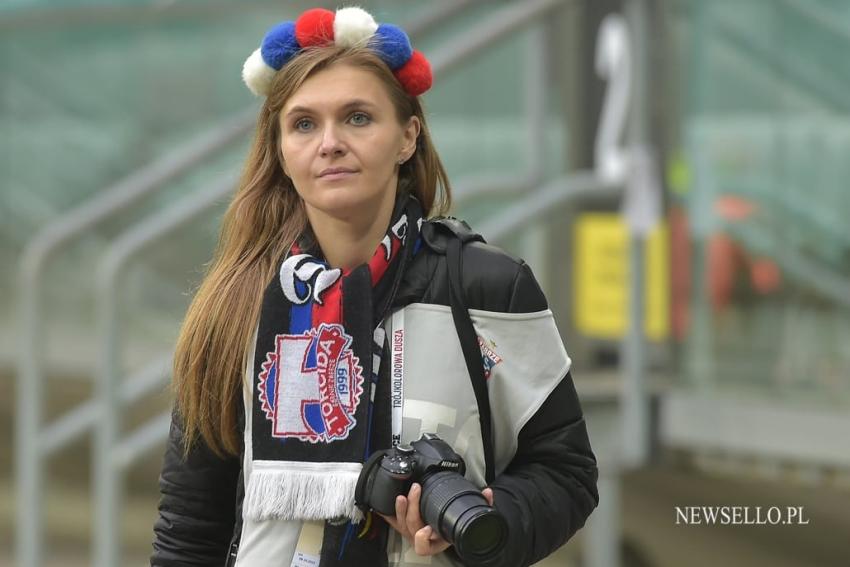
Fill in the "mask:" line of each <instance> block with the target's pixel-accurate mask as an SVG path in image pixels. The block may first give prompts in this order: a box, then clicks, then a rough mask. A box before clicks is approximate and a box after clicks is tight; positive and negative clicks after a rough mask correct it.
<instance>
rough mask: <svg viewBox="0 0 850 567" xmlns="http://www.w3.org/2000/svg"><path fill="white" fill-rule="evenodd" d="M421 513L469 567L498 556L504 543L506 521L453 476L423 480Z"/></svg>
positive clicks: (441, 474)
mask: <svg viewBox="0 0 850 567" xmlns="http://www.w3.org/2000/svg"><path fill="white" fill-rule="evenodd" d="M420 512H421V514H422V517H423V518H424V519H425V522H426V523H427V524H429V525H431V526H433V527H435V528H436V529H437V530H438V531H439V532H440V535H442V536H443V538H444V539H445V540H446V541H448V542H450V543H452V544H454V546H455V550H456V551H457V553H458V555H459V556H460V557H461V559H463V560H464V562H465V563H466V564H468V565H475V564H477V563H479V562H485V561H486V560H488V559H490V558H492V557H493V556H495V555H497V554H498V553H499V552H500V551H501V550H502V547H503V546H504V544H505V542H506V540H507V531H508V530H507V523H506V522H505V519H504V518H503V517H502V515H501V514H499V513H498V512H497V511H496V510H494V509H493V508H491V507H490V506H489V505H488V504H487V500H486V499H485V498H484V495H483V494H481V492H480V491H479V490H478V489H477V488H476V487H475V485H473V484H472V483H471V482H469V481H468V480H466V479H465V478H464V477H462V476H461V475H459V474H458V473H456V472H450V471H442V472H438V473H435V474H433V475H431V476H429V477H427V478H425V479H424V481H423V483H422V497H421V501H420Z"/></svg>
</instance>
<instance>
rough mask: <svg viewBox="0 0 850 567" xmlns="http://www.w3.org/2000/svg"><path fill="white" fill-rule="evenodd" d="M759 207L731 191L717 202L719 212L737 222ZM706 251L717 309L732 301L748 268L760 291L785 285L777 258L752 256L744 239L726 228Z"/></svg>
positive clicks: (718, 214) (714, 305)
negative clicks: (733, 234)
mask: <svg viewBox="0 0 850 567" xmlns="http://www.w3.org/2000/svg"><path fill="white" fill-rule="evenodd" d="M756 210H757V208H756V206H755V205H754V204H753V203H751V202H750V201H748V200H746V199H743V198H741V197H735V196H731V195H725V196H723V197H720V198H719V199H718V200H717V201H716V202H715V205H714V212H715V213H716V214H717V216H719V217H720V218H721V219H723V220H725V221H733V222H746V221H747V219H749V218H750V217H751V216H752V215H753V213H754V212H755V211H756ZM706 252H707V258H706V261H707V262H708V272H707V274H706V277H707V278H708V294H709V298H710V300H711V304H712V306H713V307H714V309H715V311H722V310H723V309H725V308H726V307H727V306H728V305H729V303H731V301H732V294H733V291H734V288H735V283H736V280H737V279H738V278H739V276H740V274H741V273H742V272H747V275H748V281H749V283H750V286H751V287H752V289H753V290H754V291H755V292H756V293H758V294H759V295H768V294H770V293H774V292H776V291H778V290H779V288H780V287H781V285H782V274H781V272H780V270H779V267H778V266H777V265H776V263H775V262H774V261H773V260H771V259H769V258H754V257H752V256H751V255H750V254H749V253H748V252H747V250H746V249H745V248H744V247H743V246H742V245H741V244H740V243H738V242H736V241H735V240H733V239H732V238H731V237H729V236H728V235H726V234H724V233H722V232H718V233H715V234H713V235H712V236H711V237H710V238H709V240H708V249H707V251H706Z"/></svg>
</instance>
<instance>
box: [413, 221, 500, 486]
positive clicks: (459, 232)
mask: <svg viewBox="0 0 850 567" xmlns="http://www.w3.org/2000/svg"><path fill="white" fill-rule="evenodd" d="M434 224H435V225H437V226H440V227H442V228H443V229H444V230H445V229H448V232H449V233H451V234H452V235H454V237H453V238H448V239H447V241H446V242H445V255H446V264H447V268H448V269H447V272H448V280H449V282H448V283H449V299H450V303H451V308H452V319H454V324H455V330H456V331H457V336H458V339H459V340H460V346H461V350H462V351H463V357H464V359H465V361H466V368H467V372H469V378H470V380H471V381H472V389H473V391H474V392H475V401H476V402H477V403H478V415H479V421H480V424H481V439H482V441H483V445H484V466H485V472H484V478H485V480H486V482H487V484H491V483H492V482H493V479H494V478H495V476H496V473H495V462H494V449H493V428H492V417H491V413H490V396H489V394H488V391H487V380H486V379H485V378H484V364H483V363H482V361H481V347H480V346H479V344H478V333H476V331H475V327H474V326H473V324H472V318H471V317H470V316H469V310H468V309H467V307H466V297H465V294H464V292H463V283H462V281H461V274H462V273H463V272H462V267H463V255H462V253H461V252H462V248H463V245H464V244H466V243H467V242H474V241H480V242H484V238H483V237H481V235H480V234H476V233H475V232H473V231H472V229H470V228H469V225H467V224H466V223H465V222H464V221H461V220H458V219H453V218H441V219H436V220H435V221H434ZM424 226H425V225H424V224H423V232H424Z"/></svg>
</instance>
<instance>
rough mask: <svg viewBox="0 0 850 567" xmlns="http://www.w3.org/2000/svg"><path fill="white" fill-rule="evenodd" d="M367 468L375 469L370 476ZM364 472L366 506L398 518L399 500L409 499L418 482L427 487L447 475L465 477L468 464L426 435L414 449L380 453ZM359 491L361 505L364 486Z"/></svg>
mask: <svg viewBox="0 0 850 567" xmlns="http://www.w3.org/2000/svg"><path fill="white" fill-rule="evenodd" d="M373 459H374V460H373ZM370 464H371V466H370ZM367 468H371V469H372V470H371V471H370V472H369V473H368V474H367V473H366V469H367ZM363 470H364V474H361V476H360V479H361V480H364V486H363V487H362V490H363V495H364V496H365V495H368V500H366V499H365V498H364V499H363V500H362V502H363V503H367V502H368V505H369V507H370V508H372V509H373V510H375V511H377V512H380V513H381V514H385V515H387V516H395V499H396V497H397V496H399V495H401V496H407V494H408V493H409V492H410V487H411V485H412V484H413V483H414V482H418V483H419V484H420V485H422V486H424V484H425V481H426V479H427V478H428V477H430V476H431V475H433V474H435V473H439V472H443V471H448V472H453V473H457V474H459V475H461V476H463V475H464V474H465V473H466V463H464V462H463V458H462V457H461V456H460V455H458V454H457V453H455V452H454V451H453V450H452V448H451V447H450V446H449V444H448V443H446V442H445V441H443V440H442V439H440V438H439V437H437V436H436V435H435V434H433V433H425V434H423V435H422V437H421V438H420V439H419V440H418V441H414V442H413V443H412V444H410V445H399V446H397V447H395V448H393V449H389V450H388V451H384V452H383V453H376V455H373V458H372V459H370V460H369V461H367V463H366V464H365V465H363ZM357 488H358V490H357V496H358V498H357V502H358V504H360V503H361V499H360V498H359V496H360V493H361V486H360V482H358V485H357Z"/></svg>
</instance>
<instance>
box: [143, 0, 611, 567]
mask: <svg viewBox="0 0 850 567" xmlns="http://www.w3.org/2000/svg"><path fill="white" fill-rule="evenodd" d="M243 78H244V79H245V81H246V83H247V84H248V86H249V88H251V90H252V91H253V92H255V93H256V94H258V95H262V96H265V97H266V99H265V103H264V105H263V107H262V110H261V112H260V116H259V120H258V127H257V132H256V137H255V140H254V144H253V147H252V149H251V153H250V155H249V157H248V160H247V163H246V166H245V170H244V173H243V176H242V179H241V182H240V186H239V189H238V191H237V193H236V195H235V197H234V199H233V202H232V203H231V205H230V207H229V209H228V211H227V214H226V216H225V219H224V224H223V228H222V234H221V239H220V242H219V246H218V249H217V252H216V256H215V260H214V262H213V264H212V266H211V268H210V270H209V273H208V274H207V276H206V278H205V280H204V282H203V283H202V285H201V287H200V289H199V290H198V292H197V295H196V296H195V299H194V301H193V303H192V305H191V307H190V308H189V311H188V313H187V316H186V319H185V322H184V324H183V328H182V330H181V334H180V338H179V340H178V344H177V349H176V354H175V364H174V377H175V389H176V394H177V399H176V405H175V412H174V419H173V423H172V429H171V434H170V438H169V444H168V447H167V450H166V455H165V460H164V464H163V469H162V474H161V477H160V489H161V493H162V498H161V501H160V505H159V518H158V520H157V522H156V525H155V527H154V532H155V541H154V553H153V556H152V558H151V565H157V566H176V565H204V566H209V565H222V564H227V565H239V566H242V565H249V566H253V565H283V566H286V567H289V566H290V565H298V566H300V565H321V566H322V567H326V566H328V565H352V566H354V565H356V566H366V565H387V564H390V565H408V564H413V563H417V564H418V563H422V562H423V557H424V556H430V557H429V558H428V559H429V560H430V563H431V564H433V565H458V564H460V562H459V559H458V556H457V554H456V553H455V552H454V549H453V548H452V546H451V544H450V543H449V542H448V541H446V540H445V539H444V538H443V537H442V535H441V534H440V533H439V532H438V531H436V530H435V529H434V528H433V527H432V526H427V525H426V524H425V522H424V521H423V519H422V518H421V516H420V506H419V503H420V502H419V498H420V494H421V490H422V489H421V487H420V486H419V484H418V483H414V484H413V485H412V487H411V489H410V491H409V493H408V494H407V495H399V496H398V497H397V499H396V502H395V504H396V509H395V512H396V513H395V515H378V514H376V513H371V512H370V511H368V510H367V511H366V515H365V516H364V514H363V510H362V509H361V507H358V506H357V505H355V502H354V500H355V499H354V491H355V486H356V483H357V479H358V477H359V475H360V472H361V470H362V463H363V462H364V461H366V459H367V458H368V457H369V456H370V455H372V454H374V453H375V452H376V451H379V450H385V449H389V448H390V447H393V446H395V445H397V444H398V443H409V442H410V441H413V440H416V439H418V438H419V436H420V434H421V433H426V432H427V433H439V435H440V437H441V438H442V439H443V440H445V441H446V442H447V443H448V444H449V445H450V446H451V447H452V448H453V449H454V450H455V451H457V453H458V454H460V455H461V456H462V457H463V458H464V459H465V461H466V465H467V471H466V477H467V478H469V479H470V480H471V481H472V482H474V483H475V484H476V485H478V486H480V487H482V489H483V490H482V492H483V495H484V497H485V498H486V500H487V502H488V503H489V504H490V505H492V506H493V507H494V508H495V509H496V510H497V511H498V512H499V513H501V514H502V516H503V517H504V518H505V519H506V521H507V527H508V536H507V541H506V544H505V548H504V551H503V552H502V553H500V554H499V556H498V557H496V558H494V559H493V561H492V562H491V563H490V564H492V565H506V566H507V565H509V566H511V567H515V566H519V565H528V564H531V563H533V562H535V561H538V560H539V559H541V558H542V557H545V556H546V555H548V554H549V553H551V552H552V551H553V550H555V549H557V548H558V547H559V546H560V545H562V544H563V543H564V542H565V541H566V540H567V539H569V537H571V536H572V535H573V534H574V533H575V532H576V531H577V530H578V529H579V528H580V527H581V526H582V525H583V524H584V522H585V520H586V518H587V517H588V516H589V514H590V513H591V511H592V510H593V509H594V507H595V506H596V505H597V503H598V494H597V491H596V478H597V470H596V461H595V458H594V455H593V452H592V451H591V448H590V444H589V441H588V437H587V432H586V428H585V424H584V420H583V418H582V413H581V408H580V406H579V403H578V399H577V397H576V393H575V389H574V387H573V383H572V379H571V377H570V375H569V372H568V371H569V358H568V357H567V356H566V352H565V351H564V348H563V345H562V344H561V342H560V338H559V336H558V333H557V329H556V328H555V326H554V323H553V321H552V316H551V312H549V311H548V309H547V304H546V299H545V297H544V296H543V294H542V292H541V291H540V288H539V286H538V285H537V283H536V282H535V280H534V277H533V276H532V274H531V270H530V269H529V268H528V266H527V265H525V264H524V263H523V262H522V261H521V260H516V259H514V258H512V257H510V256H509V255H507V254H505V253H504V252H502V251H500V250H498V249H496V248H494V247H491V246H488V245H486V244H484V243H483V242H480V238H478V239H477V240H479V241H475V240H476V238H475V235H473V234H472V233H471V232H470V231H469V230H468V227H467V226H466V225H465V224H463V223H461V222H458V221H453V220H450V219H437V218H433V215H435V214H442V213H444V212H445V211H446V210H447V209H448V207H449V205H450V203H451V198H450V189H449V183H448V180H447V178H446V174H445V171H444V169H443V167H442V164H441V162H440V159H439V157H438V156H437V153H436V151H435V149H434V147H433V145H432V143H431V139H430V135H429V133H428V129H427V125H426V122H425V117H424V116H423V112H422V108H421V106H420V102H419V99H418V96H419V95H420V94H422V92H424V91H425V90H427V89H428V88H429V87H430V84H431V73H430V67H429V65H428V62H427V60H425V58H424V57H423V56H422V54H421V53H419V52H416V51H413V50H412V49H411V47H410V44H409V41H408V40H407V36H406V35H405V34H404V32H403V31H402V30H400V29H399V28H397V27H395V26H392V25H389V24H381V25H380V26H379V25H378V24H377V23H376V22H375V21H374V20H373V19H372V17H371V16H370V15H369V14H368V13H366V12H364V11H363V10H361V9H359V8H344V9H340V10H338V11H337V12H336V13H333V12H330V11H327V10H322V9H314V10H309V11H307V12H305V13H304V14H302V15H301V16H300V17H299V18H298V20H297V21H296V22H285V23H283V24H280V25H278V26H276V27H274V28H272V30H270V32H269V33H268V34H267V36H266V37H265V38H264V40H263V44H262V47H261V48H260V49H258V50H257V51H256V52H255V53H254V54H253V55H252V56H251V57H250V58H249V59H248V61H247V62H246V65H245V68H244V70H243ZM438 187H439V188H440V189H441V192H440V193H441V194H440V197H439V198H438ZM459 237H460V238H464V239H466V240H471V241H472V242H470V243H469V244H467V245H466V246H465V247H464V248H463V252H462V273H461V276H462V278H461V281H462V282H463V284H462V285H463V292H462V293H463V295H465V300H466V305H467V307H469V308H471V309H473V311H472V313H473V314H474V316H473V319H474V321H475V331H476V333H477V335H478V337H477V338H478V341H479V343H480V349H481V354H482V363H483V365H484V366H485V368H486V373H485V376H486V378H487V380H488V387H487V389H488V390H489V407H490V408H492V415H493V418H492V426H491V429H492V433H493V439H492V449H493V463H492V465H493V470H494V471H495V478H494V479H493V481H492V482H491V483H489V486H486V487H485V484H487V483H486V481H485V475H484V471H485V469H486V468H487V467H486V464H487V463H485V456H484V449H483V443H484V442H483V441H482V435H481V427H480V423H479V413H478V407H479V406H478V405H477V401H476V398H475V395H474V393H473V389H472V386H471V385H470V379H469V374H467V370H466V367H465V366H464V358H463V355H462V354H461V347H460V346H459V344H458V340H457V335H455V334H454V333H455V331H454V323H453V321H452V314H451V309H450V308H449V307H448V306H449V305H450V294H449V289H448V284H447V283H446V282H447V266H446V257H445V251H446V249H447V247H450V244H449V243H450V242H451V241H452V240H453V239H457V238H459ZM474 310H477V311H474ZM458 377H460V378H458ZM488 470H489V469H488ZM417 556H419V557H418V558H417Z"/></svg>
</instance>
